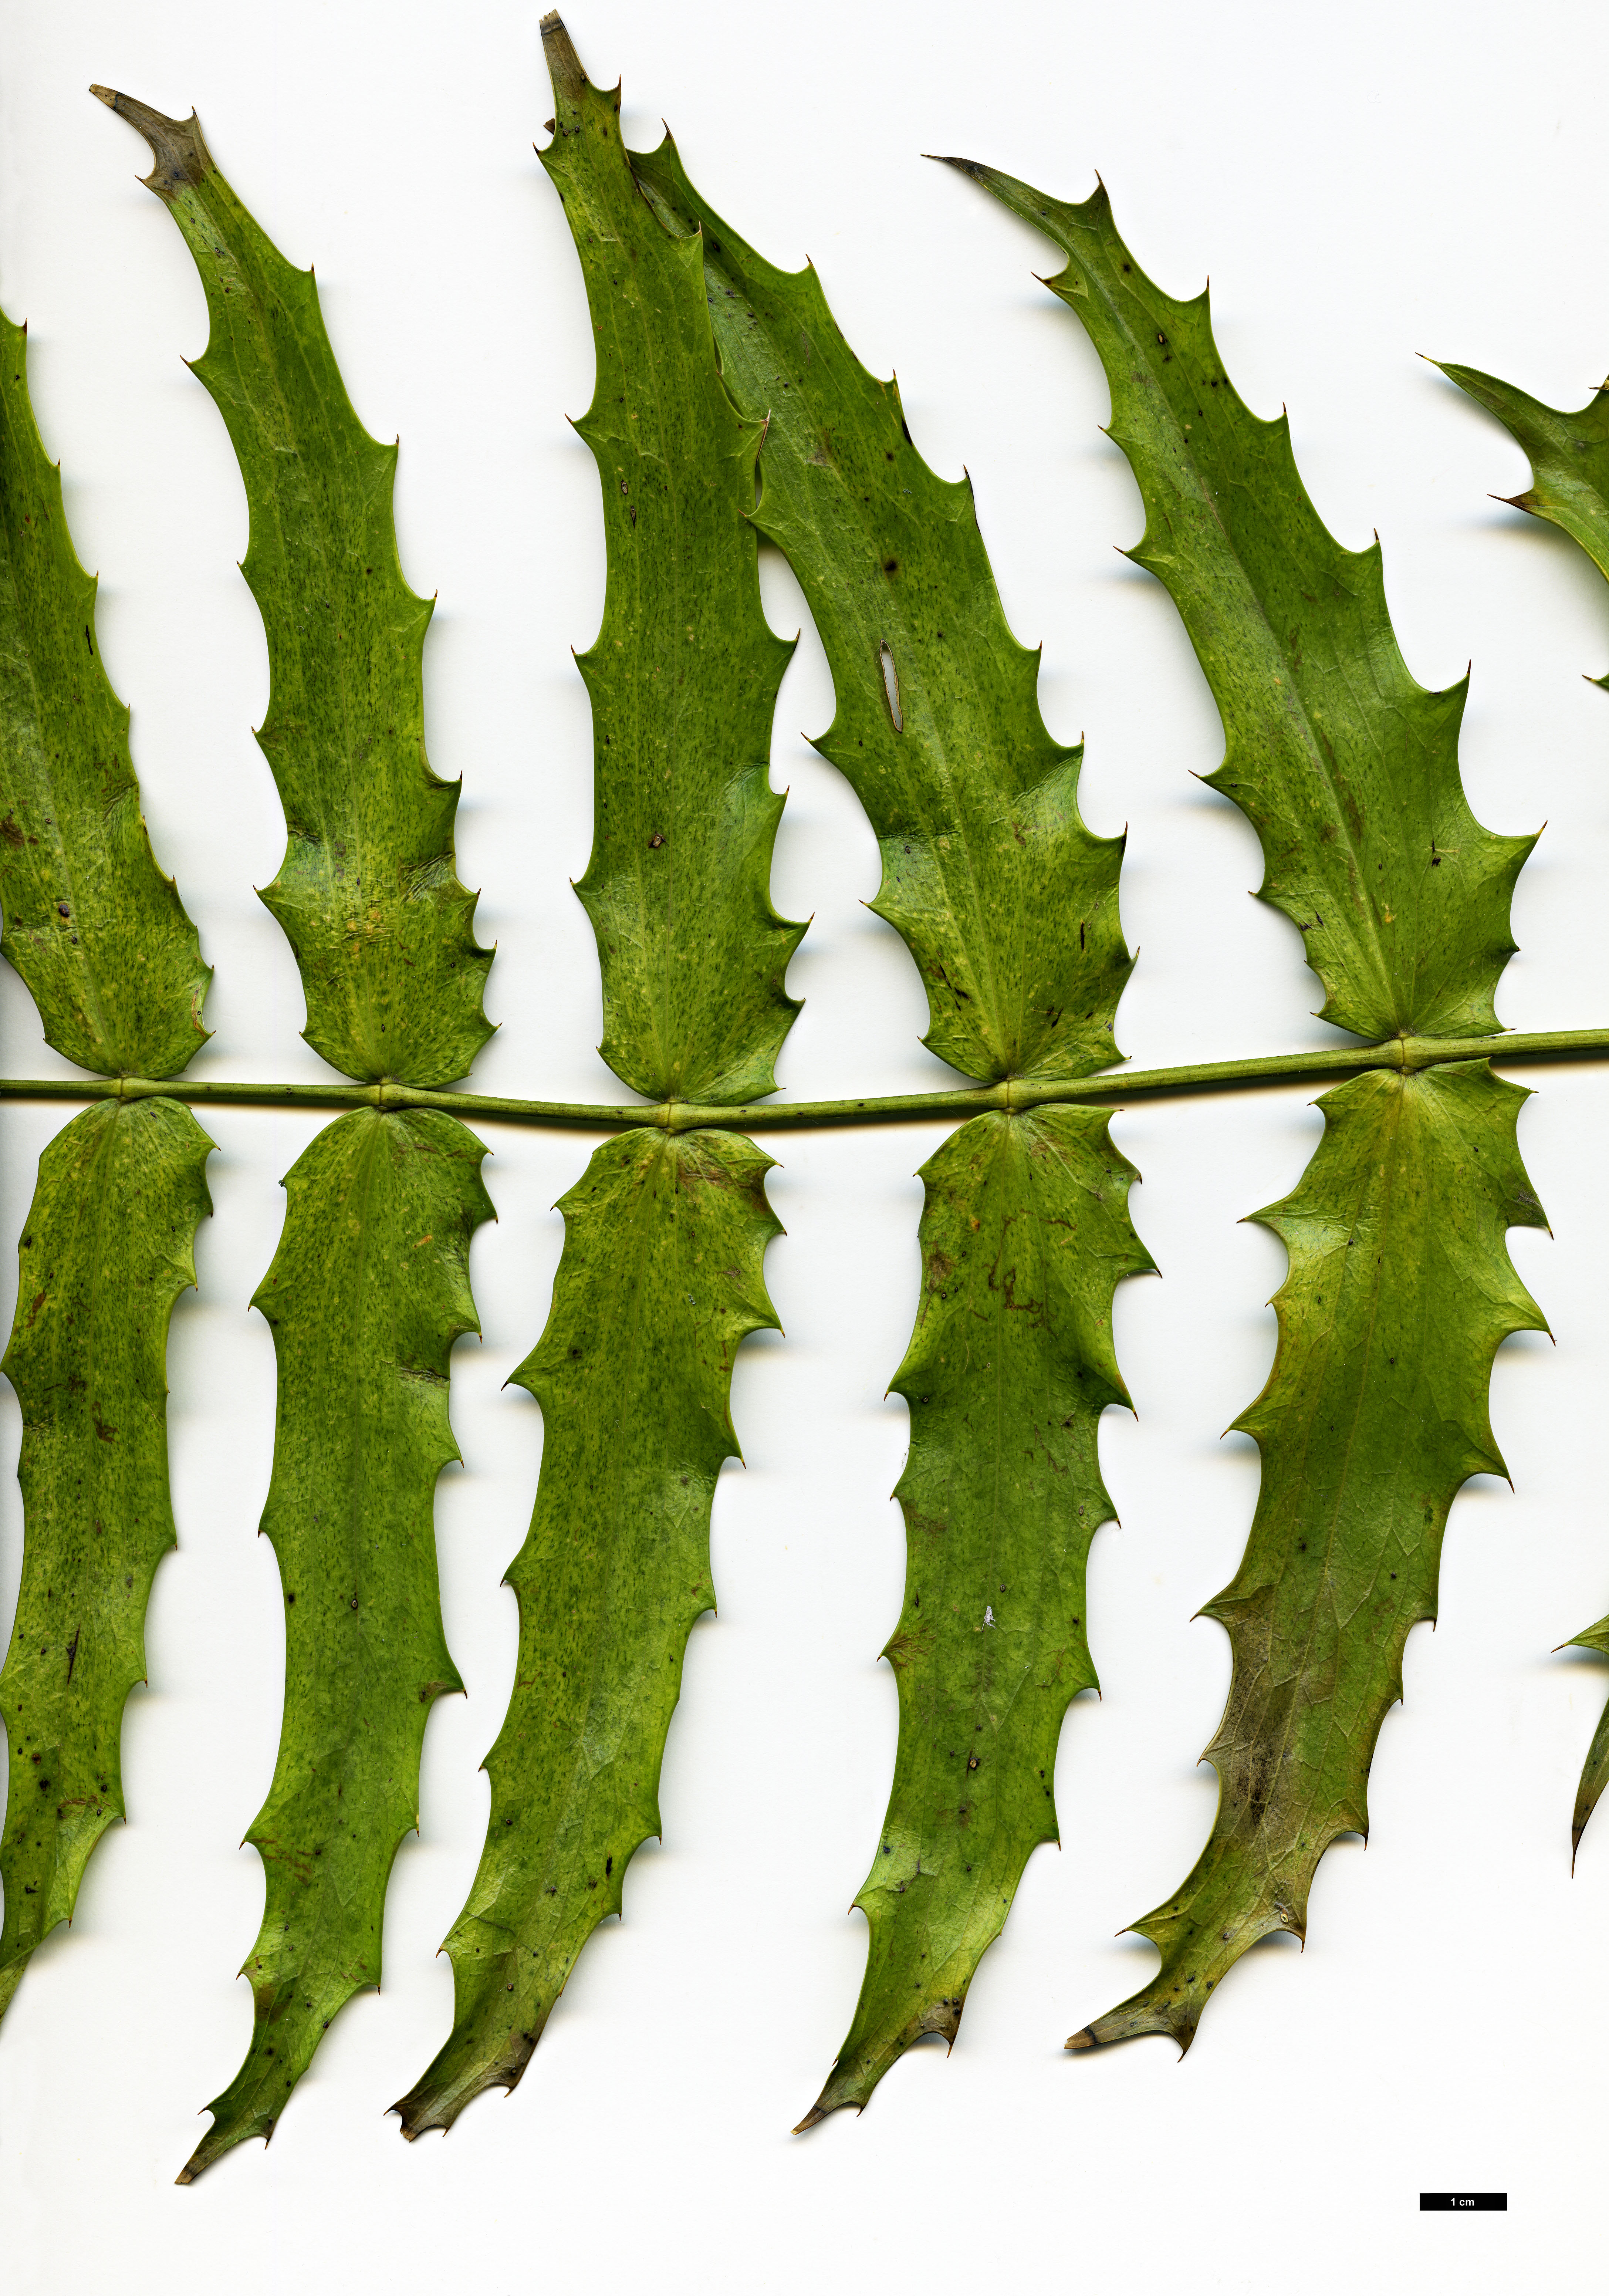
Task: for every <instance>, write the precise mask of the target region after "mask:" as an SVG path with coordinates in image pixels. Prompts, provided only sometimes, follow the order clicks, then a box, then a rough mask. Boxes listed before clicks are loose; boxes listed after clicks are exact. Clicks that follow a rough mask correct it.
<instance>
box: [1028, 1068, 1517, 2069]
mask: <svg viewBox="0 0 1609 2296" xmlns="http://www.w3.org/2000/svg"><path fill="white" fill-rule="evenodd" d="M1527 1097H1528V1095H1526V1094H1525V1093H1523V1091H1521V1090H1520V1088H1519V1087H1517V1086H1515V1085H1510V1084H1506V1083H1504V1082H1502V1081H1501V1080H1499V1079H1498V1078H1496V1077H1494V1076H1493V1075H1492V1073H1491V1071H1490V1069H1489V1068H1488V1067H1487V1065H1486V1063H1485V1062H1484V1061H1469V1062H1449V1063H1447V1064H1445V1065H1443V1066H1439V1067H1433V1068H1428V1069H1424V1070H1420V1071H1418V1072H1417V1073H1409V1074H1407V1075H1403V1074H1400V1073H1398V1072H1397V1071H1395V1070H1385V1069H1374V1070H1368V1071H1367V1072H1366V1073H1365V1074H1364V1075H1362V1076H1360V1077H1358V1078H1354V1079H1353V1080H1352V1081H1351V1082H1350V1083H1349V1084H1345V1085H1342V1087H1340V1089H1339V1090H1338V1091H1335V1092H1332V1093H1328V1094H1326V1095H1325V1097H1324V1098H1323V1099H1322V1100H1321V1101H1320V1102H1319V1103H1318V1104H1319V1106H1320V1107H1321V1108H1322V1109H1323V1111H1324V1116H1325V1133H1324V1138H1323V1139H1322V1141H1321V1142H1320V1143H1319V1145H1318V1151H1317V1152H1316V1154H1315V1155H1314V1157H1313V1160H1312V1162H1311V1163H1310V1165H1309V1168H1308V1169H1307V1171H1306V1173H1305V1174H1304V1175H1303V1177H1302V1179H1301V1185H1299V1186H1298V1187H1297V1189H1296V1190H1295V1192H1294V1193H1293V1194H1292V1195H1289V1196H1287V1197H1286V1198H1285V1201H1283V1202H1281V1203H1278V1204H1275V1205H1274V1206H1272V1207H1271V1208H1270V1209H1269V1210H1267V1211H1263V1212H1260V1213H1258V1214H1257V1215H1256V1218H1258V1220H1259V1221H1260V1223H1261V1224H1262V1225H1263V1226H1265V1227H1268V1228H1271V1229H1272V1230H1273V1232H1274V1234H1276V1235H1277V1236H1278V1237H1279V1239H1280V1240H1281V1242H1283V1243H1284V1244H1285V1248H1286V1250H1287V1251H1288V1252H1289V1254H1290V1272H1289V1275H1287V1277H1286V1279H1285V1283H1284V1285H1283V1286H1282V1287H1281V1289H1280V1291H1279V1292H1278V1294H1277V1298H1276V1300H1275V1306H1276V1308H1277V1310H1278V1316H1279V1342H1278V1349H1277V1354H1276V1357H1275V1361H1274V1368H1273V1370H1272V1372H1271V1373H1270V1374H1269V1377H1268V1385H1267V1387H1266V1388H1265V1389H1264V1390H1263V1393H1262V1395H1261V1397H1260V1398H1259V1400H1258V1401H1257V1402H1256V1403H1255V1404H1253V1405H1252V1408H1251V1409H1250V1410H1249V1411H1248V1412H1247V1413H1246V1414H1245V1415H1244V1418H1242V1419H1241V1420H1239V1421H1238V1422H1237V1425H1238V1426H1239V1427H1240V1428H1241V1429H1242V1430H1244V1432H1245V1433H1247V1434H1249V1435H1251V1436H1252V1437H1253V1439H1255V1441H1256V1442H1257V1444H1258V1447H1259V1448H1260V1451H1261V1453H1262V1488H1261V1491H1260V1497H1259V1499H1258V1505H1257V1513H1256V1517H1255V1520H1254V1521H1253V1523H1252V1535H1251V1538H1250V1540H1249V1541H1248V1543H1247V1547H1246V1553H1245V1557H1244V1561H1243V1562H1242V1564H1241V1567H1240V1569H1239V1570H1238V1572H1237V1573H1236V1574H1235V1579H1234V1580H1233V1582H1232V1584H1231V1585H1229V1586H1228V1587H1226V1588H1225V1589H1224V1591H1223V1593H1222V1594H1221V1595H1219V1596H1218V1597H1217V1598H1216V1600H1215V1601H1213V1602H1211V1603H1208V1604H1207V1605H1206V1606H1205V1614H1206V1615H1207V1616H1208V1617H1209V1618H1214V1619H1218V1620H1221V1621H1222V1623H1223V1625H1224V1626H1225V1627H1226V1628H1227V1629H1228V1633H1229V1639H1230V1643H1231V1644H1232V1646H1233V1651H1234V1676H1233V1680H1232V1683H1231V1686H1230V1691H1229V1701H1228V1705H1227V1709H1226V1710H1225V1714H1224V1718H1223V1721H1222V1723H1221V1724H1220V1725H1219V1732H1218V1734H1217V1736H1216V1737H1215V1738H1214V1740H1213V1742H1212V1743H1211V1746H1209V1747H1208V1749H1207V1754H1206V1759H1208V1760H1210V1761H1211V1763H1212V1764H1213V1766H1214V1767H1215V1768H1216V1769H1217V1771H1218V1774H1219V1788H1220V1792H1219V1810H1218V1816H1217V1818H1216V1821H1215V1823H1214V1825H1213V1828H1212V1833H1211V1838H1210V1839H1209V1841H1208V1842H1207V1846H1206V1848H1205V1849H1203V1852H1202V1855H1201V1857H1200V1858H1199V1859H1198V1860H1197V1862H1196V1864H1195V1866H1194V1870H1193V1871H1192V1872H1191V1874H1189V1876H1188V1878H1187V1879H1186V1882H1184V1884H1183V1886H1182V1887H1181V1888H1180V1889H1179V1890H1178V1892H1177V1893H1176V1894H1175V1895H1174V1896H1173V1897H1172V1898H1169V1900H1168V1901H1167V1903H1166V1904H1165V1905H1163V1906H1161V1907H1158V1908H1157V1909H1156V1911H1155V1912H1154V1913H1151V1914H1148V1915H1146V1916H1145V1919H1144V1920H1143V1921H1140V1922H1137V1923H1135V1925H1134V1926H1135V1927H1136V1929H1137V1930H1138V1931H1140V1933H1141V1934H1142V1935H1143V1936H1145V1937H1147V1938H1149V1939H1151V1940H1152V1942H1153V1944H1154V1945H1155V1946H1156V1947H1157V1948H1158V1949H1159V1950H1160V1952H1161V1954H1162V1967H1161V1969H1160V1971H1159V1972H1158V1973H1157V1975H1156V1976H1155V1977H1154V1978H1153V1980H1152V1981H1151V1983H1150V1984H1149V1985H1146V1986H1145V1987H1143V1988H1142V1989H1141V1990H1140V1991H1139V1992H1138V1993H1137V1994H1135V1995H1134V1996H1133V1997H1131V1998H1130V1999H1129V2000H1128V2001H1125V2002H1123V2003H1122V2004H1121V2006H1120V2007H1118V2008H1116V2009H1114V2010H1112V2012H1111V2013H1109V2014H1108V2015H1106V2016H1104V2017H1100V2018H1097V2019H1096V2021H1095V2023H1094V2024H1093V2025H1091V2026H1088V2027H1087V2028H1086V2029H1085V2030H1083V2031H1082V2032H1080V2033H1076V2034H1074V2036H1073V2037H1072V2039H1071V2041H1070V2042H1069V2043H1068V2046H1069V2047H1070V2048H1075V2049H1077V2048H1087V2047H1089V2046H1094V2045H1095V2044H1096V2043H1100V2042H1106V2041H1121V2040H1127V2039H1129V2038H1132V2037H1134V2036H1135V2035H1137V2034H1141V2033H1170V2034H1171V2035H1172V2036H1173V2038H1174V2039H1175V2040H1177V2041H1178V2044H1179V2046H1180V2048H1181V2050H1183V2049H1186V2048H1187V2047H1188V2046H1189V2045H1190V2042H1191V2040H1192V2039H1193V2038H1194V2033H1195V2029H1196V2024H1197V2022H1198V2021H1199V2019H1200V2017H1201V2013H1202V2010H1203V2007H1204V2005H1205V2004H1206V2001H1207V1997H1208V1996H1209V1995H1210V1994H1211V1992H1212V1991H1213V1990H1214V1989H1215V1988H1216V1987H1217V1986H1218V1985H1219V1983H1220V1982H1221V1981H1222V1980H1223V1978H1224V1977H1225V1975H1226V1974H1227V1972H1228V1971H1229V1969H1230V1968H1231V1967H1232V1966H1233V1965H1234V1964H1235V1962H1236V1961H1237V1960H1238V1959H1239V1958H1240V1956H1241V1955H1242V1954H1243V1953H1244V1952H1245V1951H1246V1949H1247V1948H1248V1947H1250V1946H1252V1945H1255V1944H1256V1943H1257V1941H1258V1939H1260V1938H1263V1937H1267V1936H1268V1935H1270V1934H1271V1933H1272V1932H1274V1931H1277V1930H1288V1931H1292V1932H1293V1933H1294V1934H1295V1935H1296V1936H1298V1937H1301V1935H1303V1933H1304V1931H1305V1928H1306V1921H1307V1900H1308V1890H1309V1884H1310V1882H1311V1881H1312V1877H1313V1873H1314V1869H1315V1867H1316V1866H1318V1860H1319V1859H1320V1857H1323V1855H1324V1853H1325V1851H1326V1849H1328V1848H1329V1846H1330V1844H1331V1842H1333V1841H1335V1840H1336V1839H1337V1837H1338V1836H1340V1835H1341V1834H1343V1833H1367V1827H1368V1816H1367V1800H1366V1785H1367V1776H1368V1769H1369V1764H1370V1761H1371V1759H1372V1758H1373V1755H1374V1750H1375V1739H1376V1738H1377V1736H1378V1734H1379V1731H1380V1725H1381V1723H1382V1722H1383V1719H1384V1718H1385V1715H1386V1712H1387V1710H1388V1709H1389V1708H1390V1707H1391V1705H1392V1704H1393V1703H1394V1702H1395V1701H1396V1700H1397V1699H1399V1698H1400V1696H1401V1694H1402V1650H1403V1644H1405V1642H1406V1641H1407V1639H1408V1631H1409V1629H1410V1628H1412V1627H1414V1626H1415V1625H1416V1624H1417V1623H1418V1622H1419V1621H1420V1620H1424V1619H1433V1618H1434V1616H1435V1614H1436V1578H1437V1570H1438V1567H1439V1563H1440V1559H1441V1536H1442V1532H1443V1529H1444V1528H1445V1526H1446V1522H1447V1515H1448V1510H1449V1507H1450V1506H1451V1505H1452V1501H1453V1499H1454V1497H1455V1496H1456V1495H1457V1491H1458V1489H1459V1488H1460V1487H1461V1486H1462V1484H1463V1483H1464V1482H1465V1480H1466V1479H1467V1478H1468V1477H1469V1476H1471V1475H1477V1474H1494V1475H1500V1474H1503V1473H1504V1472H1505V1469H1504V1466H1503V1462H1502V1460H1501V1458H1500V1457H1499V1456H1498V1449H1497V1445H1496V1443H1495V1441H1494V1439H1493V1437H1492V1432H1491V1426H1490V1420H1489V1418H1488V1415H1487V1395H1488V1390H1489V1387H1490V1374H1491V1364H1492V1357H1494V1355H1495V1354H1496V1352H1497V1349H1498V1346H1499V1345H1500V1343H1501V1342H1502V1341H1503V1340H1504V1339H1505V1338H1506V1336H1507V1335H1508V1334H1509V1333H1511V1332H1521V1331H1542V1330H1545V1329H1546V1328H1547V1326H1546V1324H1544V1322H1543V1319H1542V1317H1541V1315H1540V1314H1539V1311H1538V1309H1537V1308H1536V1306H1535V1305H1534V1303H1533V1302H1532V1300H1531V1298H1530V1296H1529V1294H1528V1293H1527V1292H1526V1291H1525V1289H1524V1286H1523V1284H1522V1283H1521V1282H1520V1280H1519V1277H1518V1276H1517V1275H1515V1270H1514V1267H1513V1264H1512V1263H1511V1261H1510V1259H1509V1257H1508V1251H1507V1246H1506V1231H1507V1230H1508V1229H1509V1228H1511V1227H1543V1226H1546V1224H1547V1223H1546V1221H1545V1219H1544V1218H1543V1214H1542V1210H1541V1208H1540V1206H1539V1204H1538V1202H1537V1201H1536V1198H1535V1196H1534V1195H1533V1194H1532V1193H1531V1186H1530V1184H1529V1182H1528V1181H1527V1179H1526V1177H1525V1173H1524V1170H1523V1167H1522V1165H1521V1162H1520V1158H1519V1151H1518V1147H1517V1145H1516V1143H1515V1119H1516V1118H1517V1116H1518V1113H1519V1111H1520V1108H1521V1105H1522V1103H1523V1102H1524V1100H1525V1099H1526V1098H1527Z"/></svg>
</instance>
